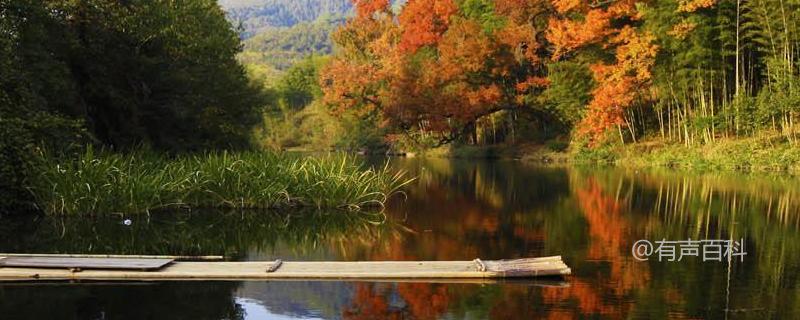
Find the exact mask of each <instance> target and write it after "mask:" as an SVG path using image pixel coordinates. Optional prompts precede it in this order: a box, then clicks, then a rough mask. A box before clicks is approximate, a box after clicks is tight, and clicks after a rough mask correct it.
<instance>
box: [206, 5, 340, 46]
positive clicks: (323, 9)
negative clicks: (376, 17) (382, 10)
mask: <svg viewBox="0 0 800 320" xmlns="http://www.w3.org/2000/svg"><path fill="white" fill-rule="evenodd" d="M219 3H220V5H221V6H222V7H223V8H224V9H225V11H226V12H227V14H228V19H229V20H231V21H232V22H233V23H234V25H237V26H238V25H241V26H242V27H243V29H244V31H243V32H242V37H243V38H245V39H247V38H250V37H253V36H255V35H256V34H259V33H261V32H264V31H268V30H270V29H273V28H276V27H277V28H281V27H282V28H287V27H292V26H295V25H297V24H299V23H303V22H312V21H315V20H317V19H318V18H319V17H320V16H322V15H326V14H327V15H334V16H346V15H348V14H349V13H350V11H351V10H352V2H351V0H220V1H219Z"/></svg>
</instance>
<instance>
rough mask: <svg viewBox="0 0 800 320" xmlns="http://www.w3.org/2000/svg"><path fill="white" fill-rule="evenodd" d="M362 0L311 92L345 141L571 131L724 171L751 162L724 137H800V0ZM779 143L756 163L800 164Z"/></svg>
mask: <svg viewBox="0 0 800 320" xmlns="http://www.w3.org/2000/svg"><path fill="white" fill-rule="evenodd" d="M354 11H355V16H354V17H352V18H351V19H350V20H349V21H348V22H347V23H346V24H344V25H343V26H341V27H340V28H339V29H338V30H337V31H336V32H335V33H334V34H333V36H332V39H333V41H334V44H335V47H336V50H334V53H333V55H332V56H331V58H330V59H329V61H328V62H327V63H325V64H323V65H321V66H318V67H317V68H316V72H317V73H318V74H319V77H318V82H317V84H316V85H317V87H318V89H317V87H315V88H314V90H319V91H321V95H320V96H314V97H315V99H314V100H313V102H311V103H308V104H306V106H307V107H308V108H320V107H319V105H320V104H321V105H323V106H324V107H325V108H327V109H328V110H329V111H330V113H331V114H333V115H334V116H335V117H334V119H336V120H335V125H336V126H339V127H346V128H347V129H346V130H339V132H336V131H329V132H327V134H325V136H326V137H328V138H329V140H330V141H333V142H332V145H333V146H334V147H344V146H347V148H350V149H367V150H379V151H380V152H383V151H385V150H387V149H388V150H390V151H397V152H417V153H419V152H424V151H429V150H431V149H432V148H433V149H435V148H437V147H440V146H443V145H456V146H464V145H466V146H499V147H501V148H502V147H503V146H506V147H508V148H513V147H514V146H516V145H525V144H540V145H544V146H550V145H556V144H562V143H564V142H567V143H568V144H569V150H570V151H571V152H570V154H581V152H580V151H581V150H584V149H586V150H603V149H605V150H610V152H612V154H610V155H609V156H611V157H614V158H620V157H625V156H631V155H632V153H630V154H628V155H623V154H618V153H617V152H618V151H620V150H627V149H628V146H629V145H632V144H633V145H639V144H641V146H640V147H634V148H639V149H641V148H645V149H646V148H649V146H652V145H660V146H663V149H664V153H668V152H671V151H675V152H683V151H682V150H686V152H688V153H693V152H701V153H702V155H701V156H702V158H703V159H706V160H704V161H709V162H712V163H710V164H709V165H711V166H720V167H747V166H748V165H747V162H748V161H749V160H742V165H739V164H737V165H729V164H725V163H720V164H716V163H715V162H716V161H717V160H715V159H716V158H715V157H714V156H713V155H711V154H706V152H712V151H707V150H718V149H725V147H715V146H717V145H722V144H732V145H736V146H742V145H747V146H748V147H746V148H740V147H736V148H734V149H736V150H733V151H738V150H739V149H742V150H741V151H742V152H748V150H753V149H756V150H767V151H765V152H766V153H770V152H772V151H770V149H772V148H773V147H774V148H777V149H781V148H785V149H794V148H798V144H797V143H798V142H797V141H798V137H800V135H799V134H798V133H799V132H798V131H800V130H798V127H797V124H796V123H797V121H798V120H800V90H798V88H800V55H799V54H798V53H800V47H798V45H797V44H798V43H800V28H799V27H798V25H797V23H795V22H794V21H798V18H800V16H799V15H800V6H798V4H796V3H792V2H782V1H761V2H747V3H744V2H737V1H729V0H713V1H693V0H690V1H675V0H663V1H636V0H625V1H607V2H598V3H579V2H575V1H562V0H550V1H547V0H541V1H516V0H496V1H487V0H412V1H408V2H406V3H405V4H404V5H403V6H401V7H400V8H399V9H398V7H397V6H396V5H394V6H393V4H392V3H390V1H387V0H370V1H360V2H358V3H357V4H355V9H354ZM279 81H280V80H279ZM303 108H305V107H303ZM337 135H338V136H337ZM345 135H355V136H357V137H359V138H360V139H347V137H345ZM643 141H645V142H646V143H640V142H643ZM753 141H760V142H753ZM762 142H763V143H762ZM311 147H320V146H319V145H316V146H314V145H311ZM326 147H329V146H326ZM451 149H452V150H461V149H463V148H451ZM745 149H746V150H745ZM678 150H681V151H678ZM790 151H791V150H790ZM597 152H603V151H597ZM775 154H776V158H774V159H767V160H765V161H766V162H769V161H781V163H780V164H772V163H766V162H765V163H759V164H758V165H757V166H760V167H771V168H780V167H792V166H797V164H798V163H797V162H796V160H795V158H794V157H790V156H781V155H780V154H781V152H780V150H777V151H775ZM741 156H747V155H744V154H742V155H741ZM646 161H649V159H645V158H642V159H640V161H639V162H642V163H644V162H646ZM671 162H675V161H663V163H671ZM757 162H758V161H757ZM753 166H756V165H755V164H754V165H753Z"/></svg>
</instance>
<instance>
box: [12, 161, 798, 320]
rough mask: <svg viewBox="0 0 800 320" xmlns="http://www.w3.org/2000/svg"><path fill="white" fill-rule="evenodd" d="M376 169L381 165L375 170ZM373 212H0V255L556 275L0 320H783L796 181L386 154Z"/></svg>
mask: <svg viewBox="0 0 800 320" xmlns="http://www.w3.org/2000/svg"><path fill="white" fill-rule="evenodd" d="M375 162H380V160H375ZM391 165H392V166H394V167H396V168H398V169H404V170H407V171H409V172H410V174H412V175H414V176H417V177H418V179H417V180H416V181H414V182H413V183H412V184H411V185H410V186H409V187H408V189H407V190H406V195H405V196H398V197H395V198H394V199H393V200H392V202H391V203H390V205H389V206H388V207H387V209H386V211H385V215H381V214H363V213H361V214H352V213H342V212H295V213H291V214H286V213H279V212H258V213H254V212H238V211H233V212H191V213H189V212H183V213H176V214H159V215H154V216H151V217H150V218H149V219H148V218H146V217H132V219H133V224H132V225H130V226H126V225H124V224H122V223H121V222H122V220H123V219H124V217H116V216H115V217H110V218H103V219H97V220H91V221H87V220H86V219H74V218H71V219H70V218H66V219H53V218H39V219H31V218H27V219H19V218H17V219H10V218H4V219H0V251H2V252H42V253H59V252H60V253H66V252H70V253H75V252H81V253H114V254H224V255H228V256H232V257H235V258H236V259H241V260H260V259H276V258H281V259H284V260H472V259H474V258H477V257H480V258H482V259H503V258H517V257H534V256H545V255H562V256H563V257H564V260H565V261H566V262H567V264H569V265H570V267H572V270H573V273H574V275H573V276H571V277H569V278H567V279H566V280H564V281H559V280H546V281H543V280H536V281H534V280H526V281H513V282H500V283H477V284H475V283H474V284H470V283H458V284H446V283H393V282H320V281H295V282H288V281H287V282H282V281H276V282H165V283H80V284H69V283H45V284H38V283H37V284H25V283H3V284H0V318H2V319H384V318H391V319H436V318H443V319H462V318H470V319H484V318H494V319H532V318H549V319H574V318H591V319H619V318H643V319H666V318H693V319H696V318H718V319H726V318H730V319H738V318H744V319H747V318H755V319H768V318H772V319H796V318H800V286H799V285H798V284H800V278H798V277H800V194H798V192H800V179H799V178H793V177H787V176H757V175H743V174H735V173H728V174H703V175H699V174H691V173H680V172H674V171H670V170H642V171H636V170H627V169H619V168H547V167H540V166H536V165H533V164H526V163H520V162H515V161H494V162H492V161H473V160H446V159H393V160H392V163H391ZM688 238H691V239H695V240H696V239H737V240H738V239H744V251H745V252H746V253H747V255H746V256H745V257H744V261H743V262H741V261H739V260H734V261H733V262H730V263H729V262H727V261H723V262H704V261H703V260H702V258H699V257H689V258H684V259H683V260H682V261H680V262H659V261H658V260H657V258H651V259H650V260H649V261H646V262H641V261H638V260H636V259H634V258H633V257H632V254H631V246H632V245H633V243H634V242H636V241H637V240H639V239H647V240H650V241H653V242H654V241H657V240H662V239H667V240H687V239H688Z"/></svg>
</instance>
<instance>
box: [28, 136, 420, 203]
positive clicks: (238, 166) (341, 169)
mask: <svg viewBox="0 0 800 320" xmlns="http://www.w3.org/2000/svg"><path fill="white" fill-rule="evenodd" d="M33 170H34V171H35V172H36V175H34V176H33V177H31V178H30V182H29V189H30V191H31V192H32V194H33V196H34V200H35V203H36V205H37V206H38V207H39V209H40V210H42V211H44V212H45V213H48V214H53V215H104V214H113V213H119V214H132V213H148V214H149V213H151V212H154V211H156V210H165V209H198V208H236V209H274V208H289V207H315V208H317V209H332V208H343V209H349V210H360V209H362V208H375V207H381V206H383V204H384V203H385V202H386V199H387V198H388V197H389V196H390V195H392V194H393V193H395V192H396V191H398V189H399V188H400V187H401V186H402V185H404V184H405V183H407V182H408V181H409V180H407V179H405V178H404V176H403V174H402V173H391V172H390V171H389V169H388V167H386V166H385V167H383V168H382V169H370V168H366V167H364V166H362V165H361V162H360V161H359V160H358V159H355V158H353V157H347V156H338V157H337V156H326V157H301V156H292V155H277V154H271V153H263V152H234V153H228V152H210V153H201V154H193V155H185V156H176V157H166V156H163V155H159V154H156V153H152V152H145V151H138V152H131V153H127V154H124V155H123V154H119V153H110V152H98V153H95V152H94V151H93V150H91V149H90V150H88V151H87V152H85V153H83V154H81V155H80V156H79V157H78V158H77V159H75V160H66V161H64V160H60V159H53V158H49V157H44V158H42V159H41V160H40V161H39V163H37V164H36V165H34V167H33Z"/></svg>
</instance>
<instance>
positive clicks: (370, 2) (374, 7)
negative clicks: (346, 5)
mask: <svg viewBox="0 0 800 320" xmlns="http://www.w3.org/2000/svg"><path fill="white" fill-rule="evenodd" d="M353 4H354V5H355V7H356V17H357V18H359V19H369V18H372V17H373V15H374V14H375V12H380V11H386V10H388V8H389V0H353Z"/></svg>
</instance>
